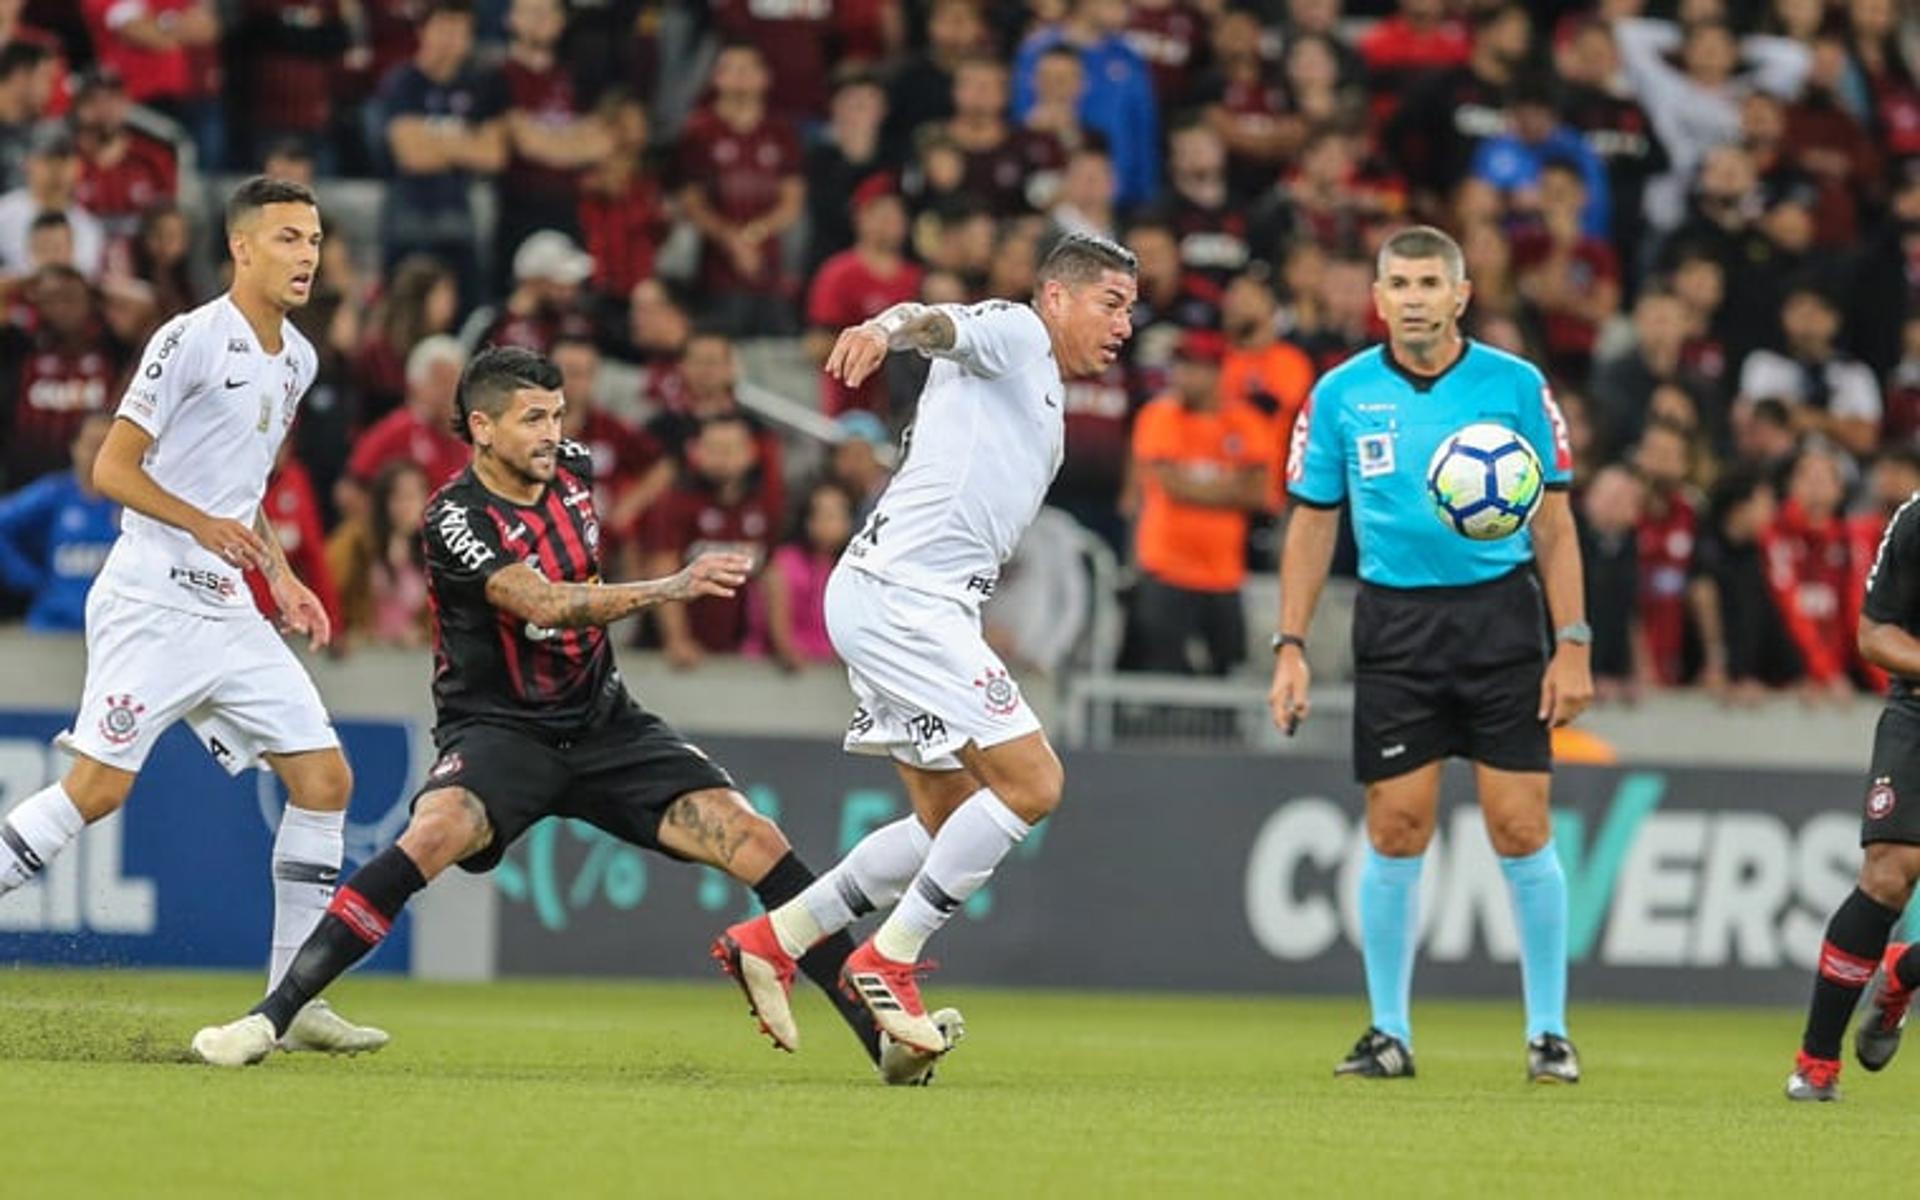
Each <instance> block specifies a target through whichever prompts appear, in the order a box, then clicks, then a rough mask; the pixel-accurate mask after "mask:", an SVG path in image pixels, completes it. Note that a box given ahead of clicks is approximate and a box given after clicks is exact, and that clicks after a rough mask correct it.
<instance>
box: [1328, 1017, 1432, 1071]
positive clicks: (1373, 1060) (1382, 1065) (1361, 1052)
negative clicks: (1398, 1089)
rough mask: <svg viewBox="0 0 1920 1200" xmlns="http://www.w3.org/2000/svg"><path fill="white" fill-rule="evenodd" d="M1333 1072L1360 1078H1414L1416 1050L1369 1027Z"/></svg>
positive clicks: (1387, 1034) (1388, 1034)
mask: <svg viewBox="0 0 1920 1200" xmlns="http://www.w3.org/2000/svg"><path fill="white" fill-rule="evenodd" d="M1333 1073H1334V1075H1335V1076H1341V1075H1350V1076H1353V1077H1355V1078H1357V1079H1412V1078H1413V1051H1411V1050H1409V1049H1407V1044H1406V1043H1405V1042H1403V1041H1401V1040H1400V1039H1399V1038H1397V1037H1394V1036H1393V1035H1392V1034H1390V1033H1382V1032H1381V1031H1380V1030H1378V1029H1375V1028H1373V1027H1372V1026H1368V1027H1367V1031H1366V1032H1365V1033H1363V1034H1361V1035H1360V1040H1359V1041H1357V1042H1355V1043H1354V1044H1353V1049H1352V1050H1350V1051H1348V1052H1347V1056H1346V1057H1345V1058H1344V1059H1342V1060H1340V1065H1339V1066H1337V1067H1335V1068H1334V1069H1333Z"/></svg>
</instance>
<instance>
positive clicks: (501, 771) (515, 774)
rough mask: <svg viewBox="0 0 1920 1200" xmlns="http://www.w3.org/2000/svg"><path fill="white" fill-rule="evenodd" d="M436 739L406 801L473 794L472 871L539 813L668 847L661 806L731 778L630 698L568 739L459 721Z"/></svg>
mask: <svg viewBox="0 0 1920 1200" xmlns="http://www.w3.org/2000/svg"><path fill="white" fill-rule="evenodd" d="M434 741H435V743H436V744H437V745H438V747H439V750H440V757H439V759H438V761H436V762H435V763H434V764H433V769H432V770H430V771H429V772H428V773H427V780H426V782H425V783H424V784H422V785H421V787H420V790H419V792H417V793H416V794H415V795H414V802H415V803H418V802H419V799H420V797H421V796H423V795H425V794H426V793H428V792H432V791H438V790H439V789H441V788H448V787H462V788H465V789H467V790H468V791H470V792H472V793H473V794H474V795H475V796H477V797H479V799H480V803H481V804H482V805H483V806H484V807H485V808H486V810H487V820H488V822H489V823H491V824H492V826H493V840H492V841H491V842H489V843H487V848H486V849H484V850H482V851H480V852H479V853H478V854H474V855H471V856H469V857H467V858H466V859H463V860H462V861H461V863H460V866H461V867H462V868H463V869H465V870H468V871H472V872H475V873H479V872H482V871H491V870H492V869H493V868H494V867H496V866H498V865H499V863H500V856H501V855H503V854H505V853H506V852H507V847H508V846H511V845H512V844H513V843H514V841H515V840H516V839H517V838H519V836H520V835H521V834H523V833H525V832H526V831H527V830H528V829H530V828H532V827H533V825H534V823H535V822H537V821H539V820H540V819H541V818H542V817H577V818H579V819H580V820H582V821H586V822H588V823H590V824H592V825H597V826H599V827H600V828H601V829H604V830H606V831H607V832H608V833H610V834H612V835H613V836H615V837H617V838H619V839H620V840H622V841H625V842H630V843H632V844H633V845H636V846H640V847H642V848H644V849H648V850H654V851H658V852H660V853H663V854H671V851H667V850H663V849H662V848H661V846H660V838H659V833H660V818H661V817H662V816H663V815H665V813H666V811H667V808H668V806H669V805H671V804H672V803H673V802H674V801H675V800H677V799H679V798H680V797H681V796H684V795H686V794H687V793H688V792H698V791H704V790H706V789H708V788H732V787H733V786H734V782H733V779H732V777H731V776H729V775H728V774H727V773H726V772H725V771H723V770H721V769H720V767H719V765H718V764H716V763H715V762H714V761H713V760H712V759H710V758H708V757H707V756H706V755H705V754H703V753H702V752H701V751H700V750H698V749H697V748H695V747H694V745H693V744H692V743H691V742H689V741H687V740H686V739H685V738H683V737H681V736H680V735H679V734H678V733H676V732H674V730H673V727H672V726H670V725H668V724H667V723H666V722H665V721H662V720H661V719H660V718H659V717H656V716H654V715H653V714H652V713H649V712H646V711H645V710H643V709H641V708H640V706H639V705H637V704H634V703H633V702H632V701H628V702H627V703H626V704H624V705H623V706H621V707H620V708H619V709H616V710H615V712H614V713H613V715H612V716H610V717H608V718H607V719H606V720H605V721H602V722H601V723H599V724H597V725H594V726H592V727H590V728H589V729H588V730H586V731H585V732H584V733H582V734H580V735H578V736H575V737H565V736H560V735H555V734H550V733H547V732H544V731H541V730H539V729H537V728H536V727H534V726H516V725H505V724H494V723H484V722H466V723H463V724H460V725H456V726H452V727H450V728H443V729H437V730H435V731H434ZM674 857H679V856H678V855H674Z"/></svg>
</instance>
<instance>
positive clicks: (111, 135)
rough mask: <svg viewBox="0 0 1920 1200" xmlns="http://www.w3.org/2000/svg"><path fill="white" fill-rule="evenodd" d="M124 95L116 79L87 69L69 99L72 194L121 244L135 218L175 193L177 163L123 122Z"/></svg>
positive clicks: (168, 150)
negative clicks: (76, 173) (74, 160)
mask: <svg viewBox="0 0 1920 1200" xmlns="http://www.w3.org/2000/svg"><path fill="white" fill-rule="evenodd" d="M127 105H128V97H127V93H126V91H125V90H124V89H123V88H122V87H121V83H120V78H119V76H117V75H115V74H114V73H113V72H111V71H90V72H88V73H87V74H85V75H82V76H81V77H80V85H79V89H78V90H77V91H76V92H75V93H74V97H73V144H74V146H75V148H76V149H77V150H78V151H79V153H80V182H79V187H78V190H77V191H76V193H75V195H77V196H78V197H79V200H80V203H81V204H82V205H84V206H85V207H86V209H87V211H88V212H90V213H92V214H93V215H94V216H96V217H99V218H100V222H101V224H103V225H105V226H106V229H107V236H108V237H110V238H112V239H114V240H115V241H116V242H119V243H121V244H122V245H124V244H125V243H126V242H128V241H130V240H131V239H132V238H133V236H134V233H135V232H136V230H137V229H138V228H139V225H140V214H141V213H143V212H145V211H146V210H147V208H148V207H149V206H151V205H153V204H157V203H159V202H160V201H163V200H172V199H174V198H175V197H176V196H177V195H178V194H179V190H180V164H179V161H178V159H177V157H176V156H175V154H174V150H173V147H172V146H171V145H169V144H168V143H166V142H164V141H162V140H160V139H159V138H157V137H153V136H152V135H150V134H147V133H143V132H141V131H139V130H137V129H134V128H133V127H132V126H131V125H129V124H128V123H127Z"/></svg>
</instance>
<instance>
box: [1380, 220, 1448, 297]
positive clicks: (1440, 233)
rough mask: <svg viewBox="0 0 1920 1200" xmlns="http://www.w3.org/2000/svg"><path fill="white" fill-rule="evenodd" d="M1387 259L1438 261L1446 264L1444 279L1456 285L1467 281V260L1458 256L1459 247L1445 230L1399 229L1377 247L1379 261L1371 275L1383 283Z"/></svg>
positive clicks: (1425, 227) (1428, 228)
mask: <svg viewBox="0 0 1920 1200" xmlns="http://www.w3.org/2000/svg"><path fill="white" fill-rule="evenodd" d="M1389 258H1437V259H1439V260H1440V261H1441V262H1443V263H1445V264H1446V267H1447V277H1448V278H1449V279H1451V280H1452V281H1453V282H1455V283H1459V282H1460V281H1461V280H1463V279H1465V278H1466V277H1467V256H1466V255H1465V254H1464V253H1462V252H1461V249H1460V243H1459V242H1456V241H1454V240H1453V238H1452V236H1451V235H1449V234H1448V233H1447V232H1446V231H1445V230H1443V229H1436V228H1434V227H1433V226H1431V225H1415V226H1412V227H1411V228H1407V229H1402V230H1401V231H1400V232H1398V233H1396V234H1394V235H1393V236H1392V237H1390V238H1388V239H1387V240H1386V241H1384V242H1382V243H1381V244H1380V257H1379V259H1378V260H1376V261H1375V263H1374V271H1375V273H1376V274H1378V275H1379V276H1380V277H1381V278H1383V279H1384V278H1385V277H1386V274H1387V260H1388V259H1389Z"/></svg>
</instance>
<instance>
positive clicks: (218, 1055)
mask: <svg viewBox="0 0 1920 1200" xmlns="http://www.w3.org/2000/svg"><path fill="white" fill-rule="evenodd" d="M273 1047H274V1038H273V1022H272V1021H269V1020H267V1019H266V1018H265V1017H263V1016H261V1015H260V1014H259V1013H248V1014H247V1015H246V1016H244V1017H241V1018H240V1019H239V1020H238V1021H230V1022H228V1023H227V1024H225V1025H209V1026H207V1027H206V1028H205V1029H202V1030H201V1031H200V1032H199V1033H196V1034H194V1035H193V1056H194V1057H195V1058H197V1059H199V1060H200V1061H201V1062H203V1063H207V1064H208V1065H210V1066H215V1067H250V1066H252V1065H253V1064H254V1063H257V1062H259V1061H260V1060H261V1059H263V1058H265V1057H266V1056H267V1055H269V1054H272V1053H273Z"/></svg>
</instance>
